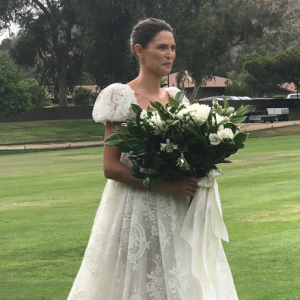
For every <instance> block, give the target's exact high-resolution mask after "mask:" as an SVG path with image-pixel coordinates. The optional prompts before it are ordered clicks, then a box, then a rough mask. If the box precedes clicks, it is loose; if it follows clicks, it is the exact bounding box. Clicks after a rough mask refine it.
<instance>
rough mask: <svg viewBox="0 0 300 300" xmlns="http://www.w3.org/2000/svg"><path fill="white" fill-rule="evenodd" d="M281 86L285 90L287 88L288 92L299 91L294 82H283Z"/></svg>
mask: <svg viewBox="0 0 300 300" xmlns="http://www.w3.org/2000/svg"><path fill="white" fill-rule="evenodd" d="M280 87H281V88H282V89H284V90H287V91H288V92H294V93H296V92H297V88H296V86H295V84H294V83H288V82H286V83H283V84H282V85H281V86H280Z"/></svg>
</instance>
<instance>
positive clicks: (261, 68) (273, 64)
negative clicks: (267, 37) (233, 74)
mask: <svg viewBox="0 0 300 300" xmlns="http://www.w3.org/2000/svg"><path fill="white" fill-rule="evenodd" d="M244 68H245V69H246V70H247V71H248V72H249V74H250V75H251V77H249V80H248V83H249V84H250V85H252V86H253V87H254V88H255V89H256V90H258V91H259V92H267V93H271V92H273V91H275V90H276V89H277V88H278V85H281V84H283V83H285V82H293V83H294V84H295V86H296V87H297V89H299V88H300V49H296V48H292V49H288V50H286V51H285V52H281V53H278V54H276V55H274V56H270V55H266V56H262V55H259V54H257V53H252V54H250V55H248V56H247V57H246V62H245V63H244Z"/></svg>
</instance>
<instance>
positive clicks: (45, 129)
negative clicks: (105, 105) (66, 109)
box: [0, 120, 105, 144]
mask: <svg viewBox="0 0 300 300" xmlns="http://www.w3.org/2000/svg"><path fill="white" fill-rule="evenodd" d="M104 132H105V127H104V125H103V124H101V123H95V122H94V121H93V120H63V121H34V122H15V123H0V144H13V143H27V142H37V141H38V142H41V141H71V140H76V139H81V140H93V139H101V140H102V139H103V136H104Z"/></svg>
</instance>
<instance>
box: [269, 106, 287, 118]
mask: <svg viewBox="0 0 300 300" xmlns="http://www.w3.org/2000/svg"><path fill="white" fill-rule="evenodd" d="M267 111H268V115H275V121H287V120H288V118H289V113H290V111H289V109H288V108H287V107H284V108H267Z"/></svg>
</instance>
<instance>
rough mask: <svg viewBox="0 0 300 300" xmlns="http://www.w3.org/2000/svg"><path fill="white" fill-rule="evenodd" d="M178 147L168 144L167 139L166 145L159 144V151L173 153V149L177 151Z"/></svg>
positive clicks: (168, 140)
mask: <svg viewBox="0 0 300 300" xmlns="http://www.w3.org/2000/svg"><path fill="white" fill-rule="evenodd" d="M177 148H178V145H174V144H173V143H171V142H170V139H167V143H166V144H164V143H160V150H161V151H166V152H167V153H171V152H173V150H174V149H177Z"/></svg>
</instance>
